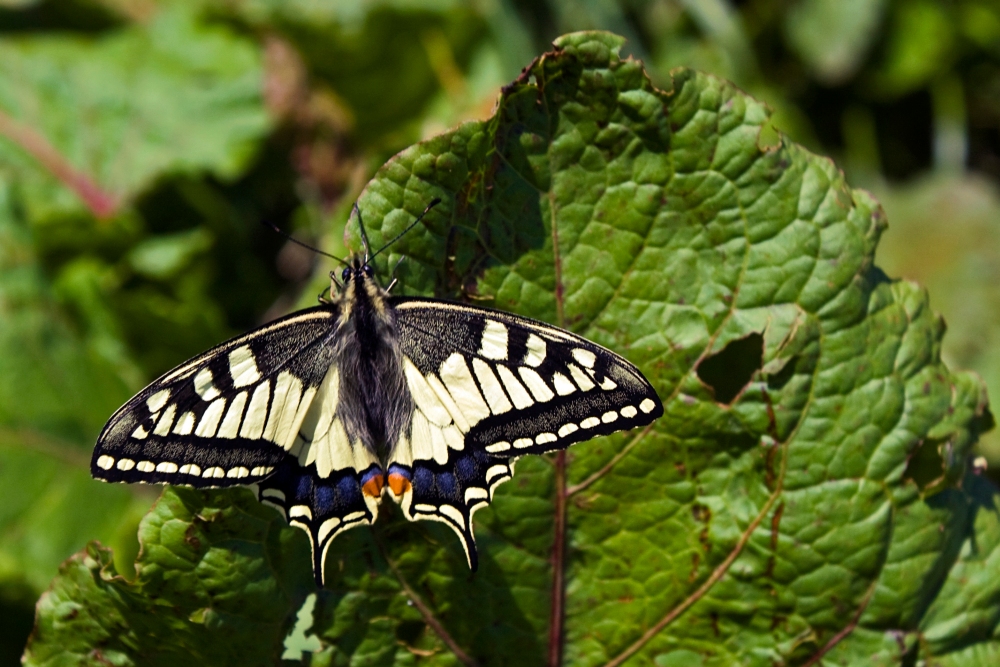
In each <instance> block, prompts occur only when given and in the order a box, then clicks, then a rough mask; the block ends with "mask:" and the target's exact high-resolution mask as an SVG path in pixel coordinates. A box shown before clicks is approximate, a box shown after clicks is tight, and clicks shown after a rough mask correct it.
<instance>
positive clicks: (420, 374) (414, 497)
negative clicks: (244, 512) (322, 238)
mask: <svg viewBox="0 0 1000 667" xmlns="http://www.w3.org/2000/svg"><path fill="white" fill-rule="evenodd" d="M436 203H437V201H436V200H435V202H433V203H432V204H431V206H433V205H434V204H436ZM431 206H428V210H429V209H430V208H431ZM426 212H427V211H426V210H425V211H424V213H426ZM422 217H423V215H421V216H420V217H419V218H417V220H416V221H414V223H413V225H415V224H416V223H417V222H419V220H420V218H422ZM359 223H360V215H359ZM413 225H411V226H410V227H409V228H407V229H410V228H412V226H413ZM404 233H405V232H404ZM362 238H363V239H364V241H365V248H366V254H365V257H364V258H361V257H359V256H355V257H353V258H352V259H351V260H350V261H349V262H343V263H344V264H345V266H346V268H344V270H343V272H342V274H341V282H338V281H337V280H336V278H335V276H334V274H333V273H331V274H330V275H331V283H332V285H331V288H330V294H331V298H330V299H323V298H322V297H321V299H320V300H321V304H320V305H319V306H317V307H315V308H310V309H307V310H302V311H299V312H297V313H293V314H292V315H289V316H287V317H284V318H281V319H279V320H276V321H274V322H272V323H270V324H267V325H265V326H262V327H260V328H259V329H256V330H254V331H251V332H250V333H248V334H245V335H243V336H240V337H238V338H234V339H232V340H230V341H227V342H225V343H222V344H221V345H218V346H216V347H214V348H212V349H211V350H208V351H207V352H205V353H203V354H200V355H198V356H197V357H195V358H193V359H191V360H189V361H186V362H184V363H183V364H181V365H180V366H178V367H177V368H175V369H173V370H172V371H170V372H168V373H166V374H165V375H163V376H162V377H160V378H159V379H157V380H156V381H155V382H153V383H152V384H150V385H149V386H148V387H146V388H145V389H143V390H142V391H141V392H139V393H138V394H137V395H136V396H135V397H133V398H132V399H131V400H130V401H129V402H128V403H126V404H125V405H124V406H123V407H122V408H121V409H119V410H118V411H117V412H116V413H115V414H114V416H112V417H111V419H110V421H109V422H108V423H107V425H106V426H105V427H104V430H103V431H102V433H101V435H100V438H99V439H98V442H97V447H96V448H95V450H94V455H93V459H92V461H91V472H92V473H93V475H94V477H96V478H98V479H101V480H104V481H108V482H146V483H166V484H179V485H187V486H193V487H197V488H206V487H226V486H234V485H252V486H253V487H254V488H255V489H256V493H257V497H258V498H259V499H260V501H261V502H263V503H267V504H269V505H272V506H274V507H275V508H277V509H278V510H279V511H280V512H281V513H282V514H283V515H284V516H285V518H286V519H287V521H288V522H289V523H290V524H292V525H294V526H299V527H300V528H302V529H303V530H305V532H306V533H307V534H308V535H309V538H310V541H311V544H312V557H313V572H314V574H315V577H316V582H317V584H318V585H319V586H320V587H322V585H323V577H324V570H323V564H324V561H325V557H326V553H327V549H328V548H329V546H330V543H331V541H332V540H333V538H334V537H336V536H337V535H338V534H339V533H341V532H342V531H344V530H347V529H348V528H353V527H354V526H358V525H361V524H370V523H372V522H373V521H375V517H376V516H377V514H378V507H379V501H380V499H381V498H382V496H383V495H388V496H389V497H390V498H392V499H393V500H394V501H396V502H397V503H399V505H400V506H401V508H402V510H403V514H404V515H406V517H407V518H408V519H410V520H411V521H416V520H421V519H429V520H433V521H440V522H443V523H444V524H446V525H447V526H449V527H450V528H452V529H453V530H454V531H455V532H456V533H457V534H458V537H459V539H460V540H461V543H462V546H463V547H464V548H465V554H466V556H467V558H468V562H469V566H470V567H471V568H472V569H473V570H475V569H476V564H477V556H476V547H475V541H474V538H473V528H472V515H473V513H474V512H475V511H476V510H477V509H479V508H480V507H483V506H485V505H486V504H488V503H489V502H490V501H491V500H492V498H493V493H494V491H495V490H496V488H497V485H499V484H500V483H502V482H504V481H506V480H508V479H510V477H511V475H512V474H513V472H514V462H515V461H516V460H517V459H518V457H520V456H523V455H525V454H541V453H543V452H548V451H552V450H556V449H563V448H565V447H567V446H569V445H571V444H573V443H575V442H579V441H581V440H589V439H590V438H593V437H595V436H598V435H605V434H608V433H613V432H615V431H620V430H624V429H630V428H633V427H636V426H641V425H645V424H648V423H650V422H651V421H653V420H654V419H656V418H657V417H659V416H660V415H661V414H663V406H662V404H661V403H660V400H659V398H658V397H657V395H656V392H655V391H654V390H653V388H652V387H651V386H650V384H649V382H648V381H647V380H646V379H645V378H644V377H643V376H642V374H641V373H640V372H639V370H638V369H637V368H636V367H635V366H633V365H632V364H631V363H629V362H628V361H626V360H625V359H623V358H622V357H620V356H618V355H617V354H615V353H614V352H611V351H610V350H607V349H605V348H603V347H601V346H600V345H596V344H594V343H592V342H590V341H588V340H586V339H584V338H581V337H580V336H577V335H574V334H572V333H569V332H568V331H564V330H563V329H559V328H556V327H553V326H550V325H548V324H545V323H543V322H538V321H535V320H532V319H528V318H526V317H519V316H516V315H511V314H509V313H505V312H502V311H498V310H490V309H486V308H479V307H474V306H469V305H465V304H461V303H453V302H449V301H443V300H438V299H425V298H414V297H396V296H390V295H389V292H388V290H386V289H383V288H382V287H381V286H380V285H379V284H378V283H377V282H376V280H375V273H374V270H373V269H372V265H371V264H370V263H369V262H370V260H371V259H372V258H373V257H374V255H371V256H369V254H368V252H367V248H368V243H367V238H366V237H365V235H364V228H363V227H362ZM397 238H398V237H397ZM390 243H391V242H390ZM387 245H388V244H387ZM383 249H384V248H383ZM378 252H381V250H379V251H378ZM378 252H376V253H375V254H378ZM391 287H392V285H390V288H391Z"/></svg>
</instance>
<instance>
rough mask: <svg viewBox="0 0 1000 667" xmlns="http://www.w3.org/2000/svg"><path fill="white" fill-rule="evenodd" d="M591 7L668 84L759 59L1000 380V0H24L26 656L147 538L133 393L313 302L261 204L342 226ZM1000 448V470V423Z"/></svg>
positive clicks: (5, 637)
mask: <svg viewBox="0 0 1000 667" xmlns="http://www.w3.org/2000/svg"><path fill="white" fill-rule="evenodd" d="M593 28H601V29H607V30H611V31H614V32H617V33H619V34H622V35H624V36H626V37H627V38H628V39H629V43H628V46H627V47H626V51H627V52H628V53H631V54H632V55H634V56H635V57H637V58H641V59H642V60H644V61H645V62H646V65H647V68H648V69H649V71H650V74H651V75H652V76H653V78H654V80H657V81H659V82H662V83H663V85H665V86H666V85H669V78H670V70H671V69H672V68H674V67H677V66H681V65H685V66H691V67H695V68H698V69H702V70H706V71H708V72H712V73H714V74H717V75H719V76H721V77H725V78H728V79H730V80H732V81H734V82H736V83H737V84H738V85H739V86H741V87H742V88H744V89H745V90H747V91H748V92H750V93H751V94H753V95H755V96H757V97H758V98H760V99H763V100H765V101H767V102H768V103H769V104H770V105H771V106H772V107H773V109H774V110H775V118H776V122H777V125H778V126H779V127H780V128H781V129H782V130H784V131H785V132H786V133H788V134H789V135H790V136H791V137H792V138H793V139H794V140H795V141H798V142H800V143H802V144H804V145H805V146H807V147H809V148H810V149H811V150H813V151H815V152H817V153H820V154H823V155H828V156H830V157H831V158H833V159H834V160H835V161H836V162H837V164H838V165H839V166H841V167H842V168H843V169H844V170H845V171H846V172H847V174H848V177H849V179H850V181H851V183H852V184H853V185H855V186H861V187H866V188H868V189H870V190H872V191H873V192H874V193H875V194H876V196H877V197H879V198H880V199H881V201H882V202H883V204H884V206H885V208H886V211H887V213H888V218H889V221H890V228H889V231H888V232H887V233H886V235H885V236H884V237H883V241H882V244H881V246H880V248H879V253H878V263H879V265H880V266H881V267H882V268H883V269H884V270H885V272H886V273H887V274H889V275H890V276H892V277H903V278H908V279H914V280H918V281H919V282H921V283H922V284H923V285H925V286H926V287H928V289H929V290H930V293H931V302H932V304H933V306H934V307H935V309H936V310H938V311H940V312H941V313H943V315H944V316H945V318H946V319H947V321H948V324H949V327H950V331H949V334H948V335H947V337H946V340H945V346H944V355H945V356H946V359H947V361H948V362H949V364H951V365H952V366H953V367H956V368H968V369H973V370H976V371H978V372H979V373H980V374H981V375H982V376H983V378H984V379H985V380H986V382H987V384H988V385H989V387H990V389H991V390H992V392H993V394H994V395H1000V191H998V187H1000V0H621V1H618V2H616V1H615V0H548V1H545V2H543V1H539V0H530V1H529V0H471V1H468V2H458V1H457V0H456V1H453V0H366V1H357V0H339V1H338V0H330V1H328V2H316V1H312V0H175V1H159V0H90V1H77V0H61V1H53V2H44V1H42V2H39V1H37V0H0V665H13V664H18V660H19V656H20V653H21V650H22V647H23V645H24V642H25V639H26V638H27V635H28V633H29V632H30V629H31V624H32V618H33V605H34V602H35V600H36V599H37V597H38V595H39V594H40V593H41V592H42V591H43V590H44V589H45V587H46V586H47V584H48V581H49V580H50V579H51V578H52V576H53V575H54V574H55V572H56V569H57V567H58V565H59V563H61V562H62V561H63V560H64V559H65V558H67V557H68V556H69V555H71V554H72V553H74V552H76V551H78V550H79V549H80V548H82V547H83V545H84V544H85V543H86V542H87V541H88V540H90V539H94V538H97V539H100V540H101V541H102V542H103V543H105V544H109V545H111V546H113V547H114V548H115V550H116V558H117V560H118V566H119V568H120V569H123V570H124V571H126V572H128V571H129V569H130V567H131V561H132V559H133V558H134V556H135V553H136V550H137V549H138V543H137V541H136V537H135V535H136V525H137V522H138V520H139V518H140V517H141V516H142V515H143V513H144V512H145V510H146V509H147V508H148V506H149V504H150V503H151V502H152V500H153V499H154V498H155V496H156V489H154V488H148V487H117V486H115V487H112V486H108V485H102V484H99V483H97V482H93V481H91V480H90V476H89V473H88V464H89V460H90V451H91V448H92V446H93V443H94V441H95V438H96V436H97V434H98V432H99V430H100V428H101V426H102V425H103V424H104V421H105V420H106V419H107V418H108V416H110V414H111V413H112V412H113V411H114V410H115V409H116V408H117V407H118V406H119V405H120V404H121V403H123V402H124V401H125V400H126V399H127V398H128V397H129V396H130V395H131V394H132V393H133V392H134V391H136V390H138V389H139V388H141V387H142V386H143V385H144V384H145V383H146V382H148V381H149V380H151V379H152V378H154V377H155V376H157V375H158V374H160V373H162V372H163V371H165V370H167V369H168V368H170V367H171V366H173V365H175V364H176V363H178V362H180V361H182V360H184V359H185V358H187V357H188V356H191V355H193V354H195V353H197V352H199V351H201V350H203V349H204V348H207V347H209V346H210V345H212V344H214V343H216V342H219V341H221V340H222V339H224V338H226V337H227V336H230V335H233V334H235V333H237V332H240V331H242V330H245V329H247V328H249V327H252V326H254V325H257V324H259V323H261V322H263V321H266V320H269V319H271V318H274V317H276V316H278V315H281V314H283V313H285V312H287V311H288V310H290V309H293V308H294V307H296V306H299V305H307V304H311V303H313V302H314V301H315V294H316V293H318V291H319V289H320V288H319V285H320V283H321V282H322V278H321V276H322V275H324V274H325V270H326V269H327V268H328V267H327V266H326V264H324V263H322V262H320V261H317V258H316V257H314V256H312V255H311V254H310V253H309V252H307V251H304V250H302V249H300V248H298V247H296V246H294V245H291V244H287V243H285V242H284V241H283V240H282V239H281V238H280V237H278V236H277V235H275V234H274V233H273V232H270V231H268V230H267V229H266V228H265V227H264V226H263V225H262V224H261V223H262V222H268V223H273V224H276V225H279V226H281V227H283V228H285V229H288V230H291V231H293V232H294V233H295V234H296V235H297V236H298V237H299V238H302V239H303V240H306V241H309V242H312V243H316V244H319V245H320V246H322V247H323V248H324V249H326V250H329V251H331V252H334V253H343V252H344V251H345V249H344V247H343V242H342V231H343V224H344V221H345V219H346V214H347V211H348V209H349V206H350V204H351V203H352V202H353V198H354V197H355V196H356V195H357V193H358V192H359V191H360V188H361V187H362V186H363V185H364V183H365V182H366V181H367V179H368V178H369V177H370V176H371V175H372V174H373V173H374V170H375V169H376V168H377V167H378V166H379V165H380V164H381V163H382V162H383V161H384V160H386V159H387V158H388V157H389V156H391V155H392V154H394V153H395V152H397V151H399V150H400V149H402V148H404V147H406V146H407V145H409V144H411V143H413V142H415V141H417V140H419V139H421V138H423V137H427V136H430V135H433V134H436V133H438V132H440V131H442V130H444V129H446V128H448V127H451V126H453V125H455V124H457V123H459V122H461V121H463V120H466V119H473V118H484V117H487V116H488V115H489V114H490V112H491V109H492V106H493V103H494V101H495V99H496V96H497V93H498V90H499V88H500V86H502V85H503V84H504V83H506V82H509V81H510V80H511V79H513V78H514V77H516V76H517V75H518V73H519V72H520V70H521V68H522V67H523V66H525V65H526V64H527V63H528V62H529V61H530V60H531V58H532V57H534V56H535V55H537V54H539V53H541V52H542V51H544V50H546V49H547V47H548V45H549V42H550V40H551V39H552V38H554V37H555V36H557V35H559V34H562V33H565V32H570V31H573V30H582V29H593ZM317 276H320V278H319V280H318V281H317ZM980 452H981V454H982V455H983V456H984V457H985V458H986V459H987V460H988V461H989V462H991V463H993V464H994V466H993V469H992V470H991V471H990V474H991V476H994V474H995V472H996V471H1000V437H998V436H997V435H995V434H988V435H987V436H986V438H985V439H984V440H983V442H982V443H981V445H980ZM994 478H996V477H995V476H994Z"/></svg>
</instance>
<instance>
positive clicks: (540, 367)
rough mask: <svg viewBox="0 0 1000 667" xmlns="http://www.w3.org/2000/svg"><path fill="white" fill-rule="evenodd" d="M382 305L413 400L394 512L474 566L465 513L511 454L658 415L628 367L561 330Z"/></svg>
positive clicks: (398, 303)
mask: <svg viewBox="0 0 1000 667" xmlns="http://www.w3.org/2000/svg"><path fill="white" fill-rule="evenodd" d="M391 303H392V305H393V306H395V309H396V321H397V323H398V326H399V341H400V346H401V347H402V351H403V354H404V355H405V369H406V376H407V385H408V387H409V390H410V393H411V394H412V396H413V400H414V404H415V410H414V414H413V423H412V428H411V431H410V439H409V441H407V442H401V443H400V444H399V446H397V447H396V449H395V451H394V458H393V461H392V463H395V464H397V465H400V466H403V467H404V468H405V469H407V470H410V471H412V472H411V478H412V479H411V484H412V489H410V490H408V491H407V492H406V494H405V495H404V497H403V498H402V499H401V500H402V506H403V510H404V513H405V514H406V515H407V517H408V518H410V519H430V520H436V521H442V522H444V523H446V524H448V525H449V526H451V527H452V528H453V529H454V530H455V531H456V532H457V533H458V534H459V536H460V537H461V539H462V542H463V545H464V546H465V549H466V553H467V555H468V557H469V562H470V565H472V566H473V567H475V562H476V552H475V546H474V543H473V535H472V514H473V513H474V512H475V511H476V509H478V508H479V507H482V506H483V505H485V504H487V503H488V502H490V500H492V497H493V491H494V489H495V488H496V487H497V485H498V484H500V483H502V482H503V481H506V480H507V479H510V477H511V475H512V474H513V463H514V460H516V458H517V457H520V456H522V455H524V454H539V453H543V452H546V451H551V450H553V449H562V448H565V447H567V446H569V445H571V444H573V443H575V442H579V441H581V440H588V439H590V438H593V437H595V436H598V435H605V434H608V433H613V432H615V431H620V430H624V429H630V428H633V427H636V426H642V425H645V424H649V423H650V422H652V421H653V420H654V419H656V418H657V417H659V416H660V415H661V414H663V407H662V405H661V403H660V400H659V398H658V397H657V395H656V392H655V391H654V390H653V388H652V387H651V386H650V384H649V382H647V381H646V379H645V378H644V377H643V376H642V374H641V373H640V372H639V370H638V369H636V368H635V366H633V365H632V364H631V363H629V362H628V361H627V360H625V359H624V358H622V357H621V356H619V355H617V354H615V353H613V352H611V351H610V350H607V349H606V348H603V347H601V346H599V345H596V344H594V343H591V342H590V341H588V340H586V339H584V338H581V337H579V336H576V335H574V334H571V333H569V332H567V331H564V330H562V329H558V328H555V327H552V326H549V325H547V324H544V323H542V322H538V321H535V320H530V319H528V318H523V317H518V316H516V315H511V314H509V313H503V312H500V311H493V310H485V309H481V308H474V307H471V306H464V305H459V304H452V303H447V302H441V301H432V300H427V299H393V300H391ZM391 470H392V464H390V473H391Z"/></svg>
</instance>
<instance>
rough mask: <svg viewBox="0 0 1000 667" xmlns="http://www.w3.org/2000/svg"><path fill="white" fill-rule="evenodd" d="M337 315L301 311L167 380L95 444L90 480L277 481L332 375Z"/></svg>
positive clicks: (128, 408) (119, 416)
mask: <svg viewBox="0 0 1000 667" xmlns="http://www.w3.org/2000/svg"><path fill="white" fill-rule="evenodd" d="M336 317H337V316H336V313H335V312H334V311H333V310H332V309H330V308H327V307H323V306H320V307H318V308H313V309H309V310H304V311H300V312H298V313H295V314H293V315H290V316H288V317H285V318H282V319H280V320H277V321H275V322H272V323H271V324H268V325H266V326H263V327H261V328H259V329H257V330H255V331H252V332H250V333H248V334H245V335H243V336H240V337H237V338H234V339H232V340H230V341H227V342H225V343H222V344H221V345H218V346H217V347H214V348H212V349H211V350H209V351H207V352H205V353H203V354H201V355H199V356H197V357H195V358H194V359H191V360H189V361H187V362H185V363H184V364H182V365H180V366H178V367H177V368H175V369H173V370H172V371H170V372H168V373H166V374H165V375H163V376H162V377H160V378H159V379H157V380H156V381H154V382H153V383H152V384H150V385H149V386H148V387H146V388H145V389H143V390H142V391H141V392H139V393H138V394H137V395H136V396H135V397H133V398H132V399H131V400H130V401H129V402H128V403H126V404H125V405H124V406H123V407H122V408H121V409H119V410H118V412H116V413H115V414H114V415H113V416H112V417H111V419H110V420H109V421H108V423H107V425H106V426H105V427H104V430H103V431H102V432H101V435H100V437H99V438H98V442H97V446H96V448H95V449H94V455H93V458H92V460H91V468H90V469H91V473H92V474H93V476H94V477H96V478H98V479H101V480H105V481H108V482H146V483H169V484H183V485H189V486H194V487H220V486H233V485H236V484H251V483H253V482H256V481H259V480H261V479H264V478H266V477H267V476H268V475H271V474H272V473H274V471H275V469H276V468H277V467H278V466H279V464H281V463H282V462H283V461H284V460H285V459H286V458H291V457H289V456H288V454H287V450H289V449H290V448H291V447H292V446H293V445H294V444H295V439H296V436H297V434H298V431H299V427H300V425H301V424H302V421H303V420H304V418H305V416H306V412H307V411H308V409H309V407H310V405H311V403H312V401H313V398H314V397H315V395H316V393H317V391H318V389H319V387H320V385H321V383H322V381H323V378H324V377H325V376H326V374H327V371H328V370H329V368H330V364H331V358H332V352H331V346H330V345H329V344H328V343H329V341H330V338H331V337H332V336H333V335H334V332H335V328H334V322H335V320H336Z"/></svg>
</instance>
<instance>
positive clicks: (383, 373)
mask: <svg viewBox="0 0 1000 667" xmlns="http://www.w3.org/2000/svg"><path fill="white" fill-rule="evenodd" d="M343 278H344V284H343V287H342V288H341V290H340V294H339V298H337V299H336V300H335V303H334V307H335V308H337V309H338V310H339V318H338V329H339V331H338V335H337V337H336V343H335V345H336V349H335V352H334V355H335V358H336V362H335V365H337V366H338V367H339V368H340V392H339V394H340V403H339V407H338V410H337V412H338V414H339V416H340V417H341V418H342V419H343V421H344V426H345V427H346V429H347V434H348V437H349V438H350V440H351V441H352V442H356V441H360V442H362V443H364V445H365V446H366V447H369V448H370V449H371V450H372V451H374V452H375V454H376V455H377V456H378V458H379V460H380V461H381V462H382V463H383V464H385V463H386V462H387V461H388V460H389V458H390V456H391V454H392V451H391V450H392V448H393V446H394V445H395V444H396V443H397V442H398V441H399V436H400V434H401V433H403V432H404V429H405V428H406V426H407V425H408V424H409V423H410V421H411V419H412V416H413V399H412V398H411V396H410V392H409V390H408V389H407V386H406V379H405V376H404V374H403V359H402V354H401V352H400V346H399V342H398V341H399V330H398V328H397V326H396V316H395V312H394V311H393V308H392V307H391V305H390V304H389V303H388V302H387V300H386V299H387V297H388V293H387V292H386V291H385V290H384V289H383V288H382V287H381V286H380V285H379V284H378V283H377V282H376V280H375V277H374V273H373V272H372V270H371V268H370V267H369V266H368V265H367V264H364V263H363V262H361V260H358V259H356V260H354V261H353V262H352V266H351V268H350V269H349V270H347V269H345V270H344V273H343Z"/></svg>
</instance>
